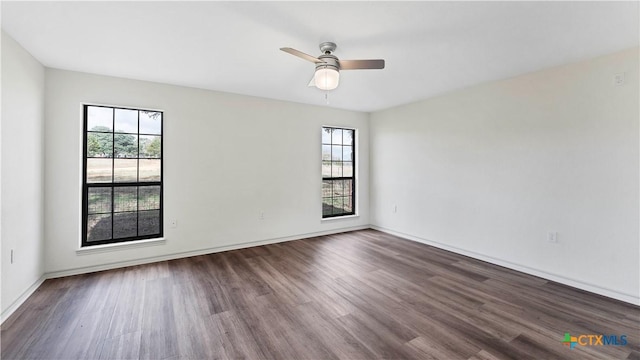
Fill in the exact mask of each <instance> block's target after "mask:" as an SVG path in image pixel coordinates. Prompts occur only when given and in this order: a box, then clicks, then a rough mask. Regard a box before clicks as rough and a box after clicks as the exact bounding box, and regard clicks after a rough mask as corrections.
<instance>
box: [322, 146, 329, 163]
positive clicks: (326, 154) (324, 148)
mask: <svg viewBox="0 0 640 360" xmlns="http://www.w3.org/2000/svg"><path fill="white" fill-rule="evenodd" d="M322 160H331V145H322Z"/></svg>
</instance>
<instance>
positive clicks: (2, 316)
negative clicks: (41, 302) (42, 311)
mask: <svg viewBox="0 0 640 360" xmlns="http://www.w3.org/2000/svg"><path fill="white" fill-rule="evenodd" d="M46 279H47V278H46V277H45V275H42V276H40V278H39V279H38V280H36V282H34V283H33V284H32V285H31V286H29V288H27V290H25V291H24V292H23V293H22V294H21V295H20V296H19V297H18V298H17V299H16V300H15V301H14V302H13V303H11V305H9V307H8V308H6V309H5V310H4V311H3V312H2V314H0V324H2V323H4V321H5V320H6V319H8V318H9V316H11V314H13V313H14V312H15V311H16V310H18V308H19V307H20V305H22V303H24V302H25V301H26V300H27V299H28V298H29V296H31V294H33V293H34V292H35V291H36V290H38V288H39V287H40V285H42V283H43V282H44V281H45V280H46Z"/></svg>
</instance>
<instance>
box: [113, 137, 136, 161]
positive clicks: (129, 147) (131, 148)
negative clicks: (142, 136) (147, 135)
mask: <svg viewBox="0 0 640 360" xmlns="http://www.w3.org/2000/svg"><path fill="white" fill-rule="evenodd" d="M114 148H115V153H116V157H118V158H137V157H138V136H137V135H131V134H115V143H114Z"/></svg>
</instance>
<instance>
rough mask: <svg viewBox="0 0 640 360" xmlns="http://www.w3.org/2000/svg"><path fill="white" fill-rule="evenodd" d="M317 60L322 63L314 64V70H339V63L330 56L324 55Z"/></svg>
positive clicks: (335, 58)
mask: <svg viewBox="0 0 640 360" xmlns="http://www.w3.org/2000/svg"><path fill="white" fill-rule="evenodd" d="M318 59H320V60H322V61H324V62H323V63H322V62H321V63H316V70H318V69H324V68H329V69H334V70H336V71H339V70H340V62H339V61H338V58H337V57H335V56H333V55H331V54H324V55H320V56H318Z"/></svg>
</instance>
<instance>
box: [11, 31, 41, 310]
mask: <svg viewBox="0 0 640 360" xmlns="http://www.w3.org/2000/svg"><path fill="white" fill-rule="evenodd" d="M44 73H45V71H44V67H43V66H42V65H41V64H40V63H38V61H36V60H35V59H34V58H33V57H32V56H31V55H29V53H27V52H26V51H25V50H24V49H23V48H22V47H21V46H20V45H19V44H18V43H16V42H15V41H14V40H13V39H12V38H11V37H9V36H8V35H6V34H5V33H4V32H2V114H1V115H2V125H1V128H2V133H1V139H0V141H1V144H2V145H1V148H2V149H1V150H0V154H1V160H0V164H1V169H2V170H1V174H2V177H1V178H0V179H1V181H0V187H1V191H0V193H1V195H0V196H1V198H2V210H1V211H2V212H1V214H2V217H1V218H0V239H1V240H2V241H1V243H2V245H1V248H2V252H1V254H2V256H1V263H2V264H1V268H2V283H1V286H0V293H2V295H1V300H0V302H1V306H0V308H1V312H2V319H4V318H5V316H6V314H7V313H8V312H10V311H12V310H13V309H14V308H15V305H17V303H19V302H20V301H18V300H20V298H21V296H24V295H26V294H27V293H28V292H29V289H30V288H33V287H34V285H37V284H38V283H39V280H40V278H41V276H42V274H43V266H42V263H43V261H42V256H43V247H44V245H43V226H44V220H43V208H44V205H43V201H44V196H43V178H44V162H43V160H44V153H43V149H44V145H43V131H44V122H43V121H44ZM11 250H13V253H14V262H13V264H12V263H11Z"/></svg>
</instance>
